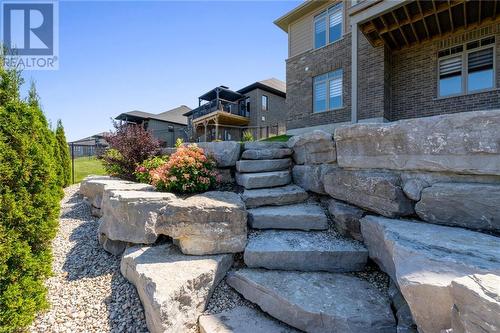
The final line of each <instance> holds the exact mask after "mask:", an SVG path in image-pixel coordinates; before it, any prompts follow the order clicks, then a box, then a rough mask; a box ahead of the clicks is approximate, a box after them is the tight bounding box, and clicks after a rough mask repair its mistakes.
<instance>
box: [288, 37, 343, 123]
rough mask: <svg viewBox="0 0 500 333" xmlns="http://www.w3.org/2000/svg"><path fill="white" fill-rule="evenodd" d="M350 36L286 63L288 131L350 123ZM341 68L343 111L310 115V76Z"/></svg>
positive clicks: (311, 85)
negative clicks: (342, 76)
mask: <svg viewBox="0 0 500 333" xmlns="http://www.w3.org/2000/svg"><path fill="white" fill-rule="evenodd" d="M350 45H351V35H350V34H349V35H345V36H344V38H343V39H341V40H339V41H337V42H335V43H333V44H329V45H327V46H325V47H323V48H320V49H316V50H312V51H309V52H306V53H304V54H301V55H297V56H295V57H292V58H290V59H288V60H287V62H286V84H287V85H286V89H287V100H286V103H287V106H288V115H287V129H294V128H301V127H309V126H316V125H323V124H330V123H337V122H344V121H350V120H351V46H350ZM339 68H342V69H343V74H344V82H343V108H342V109H337V110H333V111H326V112H319V113H313V95H312V89H313V88H312V87H313V77H315V76H317V75H320V74H324V73H327V72H331V71H333V70H336V69H339Z"/></svg>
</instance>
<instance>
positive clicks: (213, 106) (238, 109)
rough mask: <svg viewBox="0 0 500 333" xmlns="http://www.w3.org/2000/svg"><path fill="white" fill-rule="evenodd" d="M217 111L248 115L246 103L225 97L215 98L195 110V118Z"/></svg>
mask: <svg viewBox="0 0 500 333" xmlns="http://www.w3.org/2000/svg"><path fill="white" fill-rule="evenodd" d="M216 111H223V112H227V113H231V114H234V115H237V116H242V117H248V113H247V111H246V108H245V105H244V104H243V103H238V102H230V101H226V100H223V99H218V100H213V101H210V102H208V103H205V104H203V105H201V106H199V107H197V108H196V109H194V110H193V119H196V118H200V117H203V116H205V115H207V114H210V113H212V112H216Z"/></svg>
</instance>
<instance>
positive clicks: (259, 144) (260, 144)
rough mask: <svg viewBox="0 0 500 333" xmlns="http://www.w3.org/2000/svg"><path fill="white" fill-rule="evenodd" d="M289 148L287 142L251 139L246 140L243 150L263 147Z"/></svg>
mask: <svg viewBox="0 0 500 333" xmlns="http://www.w3.org/2000/svg"><path fill="white" fill-rule="evenodd" d="M281 148H288V145H287V143H286V142H268V141H251V142H245V144H244V145H243V150H261V149H281Z"/></svg>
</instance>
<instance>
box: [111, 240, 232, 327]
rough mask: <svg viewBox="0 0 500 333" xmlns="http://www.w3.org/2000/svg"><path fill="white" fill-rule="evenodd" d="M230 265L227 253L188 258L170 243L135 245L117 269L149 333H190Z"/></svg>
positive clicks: (230, 259) (125, 253) (124, 255)
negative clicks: (130, 286)
mask: <svg viewBox="0 0 500 333" xmlns="http://www.w3.org/2000/svg"><path fill="white" fill-rule="evenodd" d="M232 263H233V257H232V255H230V254H222V255H213V256H191V255H185V254H182V253H181V252H180V251H179V249H178V248H177V247H176V246H174V245H173V244H162V245H157V246H151V247H150V246H146V247H143V246H140V245H139V246H133V247H129V248H128V249H126V250H125V252H124V254H123V257H122V261H121V265H120V270H121V273H122V275H123V276H124V277H125V278H126V279H127V280H128V281H129V282H130V283H132V284H133V285H134V286H135V287H136V289H137V293H138V294H139V298H140V299H141V302H142V305H143V307H144V313H145V316H146V324H147V325H148V329H149V331H150V332H193V331H194V329H196V328H197V324H198V317H199V316H200V315H201V314H203V311H204V309H205V304H207V302H208V300H209V299H210V297H211V295H212V293H213V291H214V289H215V287H216V286H217V284H218V283H219V282H220V281H221V280H222V279H223V278H224V275H226V272H227V271H228V269H229V268H230V267H231V265H232Z"/></svg>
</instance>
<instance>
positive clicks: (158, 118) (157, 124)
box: [115, 105, 191, 147]
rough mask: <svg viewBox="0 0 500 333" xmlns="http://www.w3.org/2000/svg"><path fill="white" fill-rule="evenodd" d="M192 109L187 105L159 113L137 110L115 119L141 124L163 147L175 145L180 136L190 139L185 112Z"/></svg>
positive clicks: (183, 138) (184, 139)
mask: <svg viewBox="0 0 500 333" xmlns="http://www.w3.org/2000/svg"><path fill="white" fill-rule="evenodd" d="M190 110H191V109H190V108H189V107H187V106H185V105H181V106H179V107H177V108H174V109H171V110H168V111H165V112H162V113H158V114H153V113H149V112H143V111H137V110H135V111H130V112H124V113H122V114H120V115H119V116H118V117H116V118H115V119H116V120H120V121H125V122H129V123H134V124H141V125H142V126H144V129H146V130H148V131H150V132H151V133H152V135H153V136H154V137H155V138H156V139H158V140H159V141H160V145H161V146H162V147H173V146H174V145H175V141H176V140H177V139H178V138H180V139H182V140H183V141H186V140H187V139H188V132H187V118H186V117H185V116H184V113H186V112H188V111H190Z"/></svg>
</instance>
